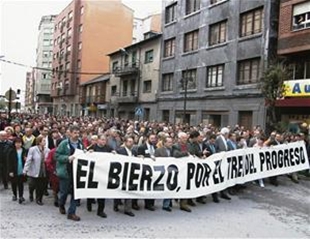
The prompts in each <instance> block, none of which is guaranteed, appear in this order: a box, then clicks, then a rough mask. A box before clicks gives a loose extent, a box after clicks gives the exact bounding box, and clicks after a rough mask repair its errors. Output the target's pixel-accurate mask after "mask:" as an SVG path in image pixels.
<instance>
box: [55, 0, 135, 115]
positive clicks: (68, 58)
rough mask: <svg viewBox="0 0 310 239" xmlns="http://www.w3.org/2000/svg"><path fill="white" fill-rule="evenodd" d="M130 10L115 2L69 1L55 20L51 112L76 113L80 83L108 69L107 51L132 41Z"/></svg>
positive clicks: (119, 2)
mask: <svg viewBox="0 0 310 239" xmlns="http://www.w3.org/2000/svg"><path fill="white" fill-rule="evenodd" d="M132 26H133V10H131V9H130V8H128V7H127V6H125V5H123V4H122V2H121V0H114V1H86V0H85V1H84V0H75V1H72V2H71V3H70V4H69V5H68V6H67V7H66V8H65V9H64V10H63V11H62V12H61V13H60V14H59V15H58V16H57V17H56V19H55V28H54V38H53V39H54V40H53V63H52V67H53V72H54V73H53V80H52V86H51V96H52V98H53V112H54V114H60V115H71V116H78V115H80V113H81V110H82V107H81V105H80V100H79V95H80V94H79V86H80V84H82V83H85V82H87V81H89V80H91V79H93V78H95V77H98V76H100V75H102V74H104V73H107V72H108V71H109V58H108V57H107V56H106V54H107V53H108V52H111V51H113V50H114V49H119V48H120V47H122V46H124V45H128V44H131V42H132V28H133V27H132Z"/></svg>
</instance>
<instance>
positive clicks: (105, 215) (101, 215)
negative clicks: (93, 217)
mask: <svg viewBox="0 0 310 239" xmlns="http://www.w3.org/2000/svg"><path fill="white" fill-rule="evenodd" d="M97 216H99V217H102V218H106V217H107V214H105V213H104V212H98V213H97Z"/></svg>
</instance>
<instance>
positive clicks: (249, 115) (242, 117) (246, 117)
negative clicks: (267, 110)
mask: <svg viewBox="0 0 310 239" xmlns="http://www.w3.org/2000/svg"><path fill="white" fill-rule="evenodd" d="M252 121H253V112H252V111H239V125H240V126H243V127H244V128H245V129H252Z"/></svg>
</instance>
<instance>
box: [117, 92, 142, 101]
mask: <svg viewBox="0 0 310 239" xmlns="http://www.w3.org/2000/svg"><path fill="white" fill-rule="evenodd" d="M112 97H114V100H115V101H117V102H119V103H135V102H137V100H138V94H137V91H133V92H130V91H122V92H115V93H113V94H112Z"/></svg>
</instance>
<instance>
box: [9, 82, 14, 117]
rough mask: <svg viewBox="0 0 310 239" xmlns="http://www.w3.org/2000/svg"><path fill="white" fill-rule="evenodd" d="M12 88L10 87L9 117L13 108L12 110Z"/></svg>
mask: <svg viewBox="0 0 310 239" xmlns="http://www.w3.org/2000/svg"><path fill="white" fill-rule="evenodd" d="M12 91H13V90H12V88H10V89H9V106H8V109H9V114H8V115H9V119H11V110H12Z"/></svg>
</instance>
